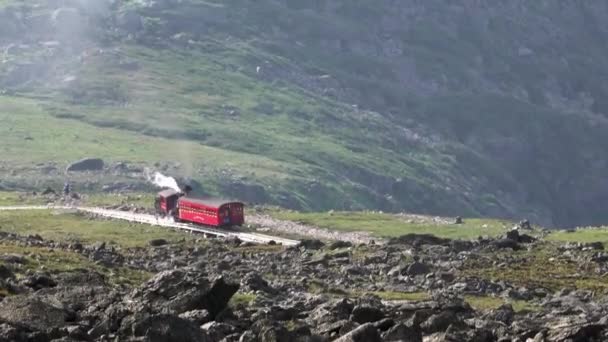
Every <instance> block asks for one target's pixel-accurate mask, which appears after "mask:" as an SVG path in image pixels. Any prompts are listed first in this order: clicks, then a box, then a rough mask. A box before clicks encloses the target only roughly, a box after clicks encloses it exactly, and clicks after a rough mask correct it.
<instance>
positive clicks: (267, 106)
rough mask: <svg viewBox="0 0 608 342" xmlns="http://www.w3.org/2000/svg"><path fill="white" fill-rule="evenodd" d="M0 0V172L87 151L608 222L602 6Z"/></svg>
mask: <svg viewBox="0 0 608 342" xmlns="http://www.w3.org/2000/svg"><path fill="white" fill-rule="evenodd" d="M0 6H2V7H1V8H2V9H1V10H0V19H2V20H0V21H1V23H0V47H3V51H5V52H4V53H3V55H2V58H3V61H4V63H2V64H0V92H1V93H2V94H3V95H1V96H0V119H1V120H2V122H3V124H2V125H1V126H0V133H1V134H0V146H1V147H0V149H1V150H2V156H3V158H2V162H1V164H0V166H1V167H2V168H3V169H4V170H5V171H6V173H7V174H8V176H6V178H5V179H3V180H2V183H0V187H2V186H4V187H10V188H13V187H40V186H42V185H43V184H46V183H52V184H56V183H59V182H62V181H63V179H64V178H66V176H65V175H61V174H55V175H48V174H43V175H41V176H40V177H38V176H37V175H36V173H37V172H38V171H37V170H38V167H37V166H36V165H38V164H41V163H55V164H57V165H59V169H62V168H63V167H65V165H67V164H68V163H69V162H70V161H72V160H75V159H78V158H82V157H85V156H98V157H102V158H104V159H105V160H106V161H108V162H110V163H112V162H118V161H129V162H131V163H136V164H138V165H147V166H153V165H155V164H156V165H159V164H166V163H174V162H178V163H179V165H180V166H179V167H176V168H174V169H172V170H170V172H171V173H172V174H174V175H176V176H183V177H188V178H191V179H194V180H196V181H198V182H199V183H201V184H202V186H203V189H204V190H205V191H206V192H208V193H211V194H224V195H230V196H236V197H242V198H243V199H245V200H249V201H255V202H265V203H272V204H279V205H283V206H286V207H291V208H296V209H300V210H326V209H347V210H360V209H383V210H389V211H401V210H407V211H415V212H422V213H430V214H442V215H453V216H455V215H461V216H497V217H508V218H520V217H523V216H526V217H528V218H531V219H532V220H533V221H537V222H542V223H545V224H547V225H552V224H558V225H573V224H591V223H598V222H601V221H603V220H605V219H608V216H606V215H607V214H606V213H605V211H604V210H603V206H602V203H603V199H605V198H608V183H606V182H605V181H602V179H603V178H604V177H603V175H605V174H606V171H608V170H606V169H607V168H608V166H607V165H606V163H604V162H603V160H604V159H605V158H604V157H603V156H604V151H605V149H606V148H607V147H608V140H607V139H606V138H605V134H604V132H605V129H606V128H607V127H608V123H607V122H606V118H605V117H604V114H605V113H608V110H607V109H608V106H606V105H605V103H604V102H603V99H604V98H605V96H604V95H608V86H607V85H606V84H605V77H604V76H605V74H606V73H608V64H606V62H605V61H604V58H603V56H604V55H605V52H606V51H605V49H604V47H603V46H604V45H603V44H597V42H600V41H603V38H605V33H604V32H608V31H604V30H603V26H604V24H603V22H605V21H602V20H600V19H602V18H601V17H598V15H599V14H598V13H601V11H599V10H598V9H597V8H594V6H598V7H599V6H601V5H580V6H577V5H568V7H566V8H559V6H557V5H551V4H546V5H542V6H541V5H536V4H528V3H522V6H519V7H518V6H516V5H512V4H507V5H503V4H493V5H490V6H488V8H485V9H478V8H467V7H466V6H459V5H451V6H448V5H447V4H446V3H445V2H444V1H439V0H436V1H428V2H424V3H423V4H418V3H414V2H411V3H410V2H408V1H406V2H404V3H400V4H393V3H392V2H389V1H384V0H383V1H379V2H377V3H374V4H373V5H370V4H367V3H365V2H361V1H355V2H353V1H331V2H330V1H324V0H317V1H313V2H309V3H306V4H292V3H283V2H278V1H274V0H263V1H257V2H247V1H242V0H226V1H199V0H186V1H181V2H179V3H178V2H175V1H169V0H165V1H156V2H148V1H126V2H120V3H115V4H110V3H105V2H103V1H102V2H95V3H92V2H86V1H85V2H76V1H75V2H73V3H72V2H67V3H65V4H64V5H62V6H64V8H61V9H58V8H57V7H56V5H54V4H52V3H50V2H48V3H47V2H46V1H43V0H32V1H19V2H18V1H12V0H6V1H3V2H0ZM564 6H566V5H564ZM554 16H557V17H559V18H564V20H566V19H567V21H568V22H569V23H571V25H570V29H569V30H563V28H561V27H558V26H555V25H554V24H551V23H548V22H547V21H546V20H543V19H545V18H549V17H554ZM23 18H25V19H23ZM58 18H59V19H58ZM481 18H486V19H484V20H482V19H481ZM513 18H522V19H521V20H518V21H517V23H515V22H514V21H512V19H513ZM531 32H532V33H531ZM556 37H557V38H556ZM555 56H561V57H560V58H561V60H558V58H556V57H555ZM32 179H36V181H32ZM114 180H115V179H114V178H112V177H105V176H104V177H100V178H95V180H94V182H99V183H104V182H105V183H108V182H113V181H114ZM79 181H80V179H79ZM88 181H89V182H91V181H92V180H91V179H89V180H88ZM130 181H133V180H132V179H131V180H130ZM83 183H86V181H85V180H83ZM87 188H92V187H91V186H89V185H87ZM564 194H568V195H564Z"/></svg>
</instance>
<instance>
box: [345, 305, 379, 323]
mask: <svg viewBox="0 0 608 342" xmlns="http://www.w3.org/2000/svg"><path fill="white" fill-rule="evenodd" d="M383 318H384V313H383V312H382V310H381V309H379V308H376V307H373V306H369V305H357V306H355V308H354V309H353V312H352V314H351V319H350V320H351V321H353V322H357V323H360V324H363V323H369V322H376V321H379V320H381V319H383Z"/></svg>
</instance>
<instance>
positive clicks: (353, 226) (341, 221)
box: [272, 211, 512, 239]
mask: <svg viewBox="0 0 608 342" xmlns="http://www.w3.org/2000/svg"><path fill="white" fill-rule="evenodd" d="M272 215H273V216H274V217H276V218H279V219H282V220H289V221H297V222H301V223H303V224H306V225H311V226H315V227H319V228H326V229H330V230H340V231H349V232H354V231H362V232H370V233H372V234H373V235H374V236H378V237H397V236H401V235H405V234H412V233H415V234H433V235H435V236H438V237H442V238H450V239H474V238H477V237H478V236H498V235H501V234H503V233H504V232H505V230H506V229H507V228H510V227H511V226H512V223H509V222H507V221H500V220H490V219H465V220H464V222H465V223H464V224H461V225H455V224H438V223H433V222H429V223H408V222H407V221H405V220H403V219H401V218H399V217H397V216H394V215H391V214H378V213H368V212H334V213H301V212H283V211H278V212H277V211H275V212H272Z"/></svg>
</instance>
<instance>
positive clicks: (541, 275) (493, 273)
mask: <svg viewBox="0 0 608 342" xmlns="http://www.w3.org/2000/svg"><path fill="white" fill-rule="evenodd" d="M590 253H592V252H590ZM560 254H561V253H560V252H559V251H558V250H556V245H555V244H551V243H544V245H543V246H542V247H537V248H534V249H532V250H522V251H510V252H502V253H493V254H492V255H487V256H484V257H482V258H478V259H469V260H467V262H466V263H465V267H464V269H463V270H462V273H463V275H467V276H473V277H478V278H483V279H489V280H493V281H505V282H508V283H511V284H514V285H516V286H523V287H529V288H539V287H540V288H545V289H549V290H551V291H557V290H559V289H563V288H576V289H583V290H591V291H594V292H597V293H604V294H605V293H608V275H606V274H600V273H597V272H596V269H595V267H596V266H595V265H593V264H590V265H589V266H587V267H581V266H580V265H579V264H577V263H574V262H572V261H571V259H570V258H568V257H565V258H561V257H560Z"/></svg>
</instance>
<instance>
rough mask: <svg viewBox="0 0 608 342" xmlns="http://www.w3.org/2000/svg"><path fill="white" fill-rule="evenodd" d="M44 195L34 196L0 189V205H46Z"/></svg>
mask: <svg viewBox="0 0 608 342" xmlns="http://www.w3.org/2000/svg"><path fill="white" fill-rule="evenodd" d="M46 204H47V201H46V199H45V198H44V197H35V196H31V195H30V194H26V193H19V192H9V191H0V206H15V205H46Z"/></svg>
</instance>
